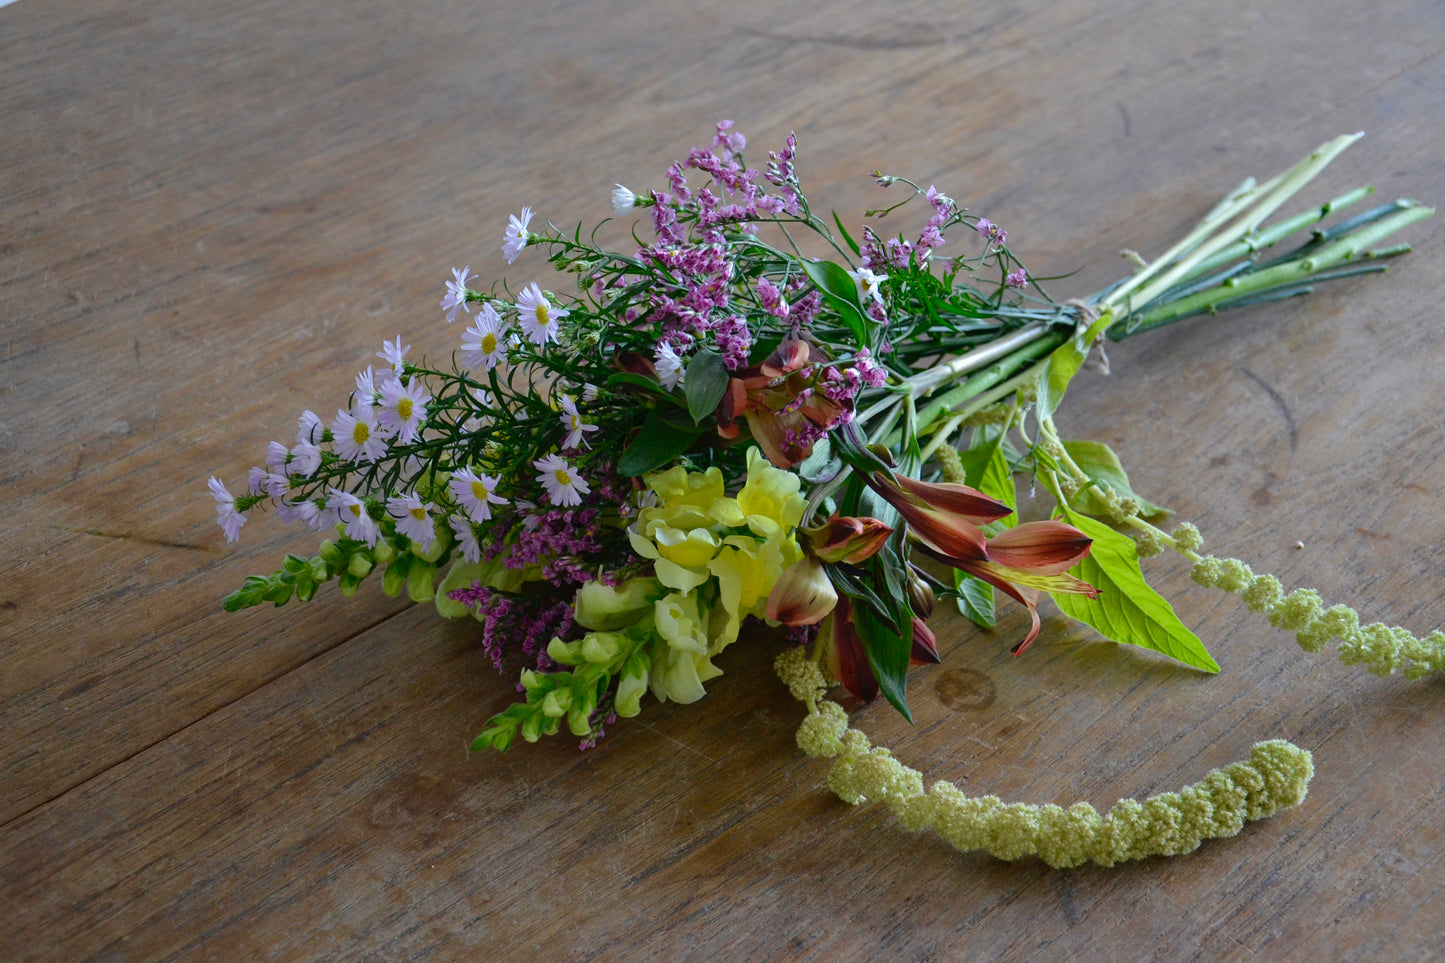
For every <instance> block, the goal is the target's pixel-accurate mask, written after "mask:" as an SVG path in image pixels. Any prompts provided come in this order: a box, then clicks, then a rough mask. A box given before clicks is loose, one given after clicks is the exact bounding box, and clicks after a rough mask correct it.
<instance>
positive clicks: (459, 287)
mask: <svg viewBox="0 0 1445 963" xmlns="http://www.w3.org/2000/svg"><path fill="white" fill-rule="evenodd" d="M471 271H472V267H471V265H470V264H469V265H467V266H466V267H464V268H462V269H461V270H460V271H458V270H457V269H456V268H452V280H450V281H448V282H447V296H446V297H444V298H442V310H443V311H445V312H446V313H447V323H448V324H451V322H452V319H454V318H455V317H456V316H457V309H458V308H461V309H462V310H463V311H467V312H470V311H471V309H470V308H468V307H467V281H468V280H469V279H470V275H471Z"/></svg>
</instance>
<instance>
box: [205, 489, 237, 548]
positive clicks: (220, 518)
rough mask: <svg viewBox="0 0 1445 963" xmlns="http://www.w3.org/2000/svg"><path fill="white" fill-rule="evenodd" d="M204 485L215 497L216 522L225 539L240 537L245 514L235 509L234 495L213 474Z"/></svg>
mask: <svg viewBox="0 0 1445 963" xmlns="http://www.w3.org/2000/svg"><path fill="white" fill-rule="evenodd" d="M206 487H208V488H210V490H211V496H212V497H213V498H215V499H216V524H217V525H220V526H221V531H223V532H225V533H226V541H228V542H234V541H236V540H237V539H239V538H240V537H241V526H242V525H244V524H246V516H245V515H242V514H241V513H240V512H238V511H236V497H235V496H234V495H232V494H231V493H230V492H229V491H227V490H226V486H225V485H224V484H222V483H221V480H220V479H219V478H217V477H216V476H215V475H212V476H211V480H210V481H208V482H207V483H206Z"/></svg>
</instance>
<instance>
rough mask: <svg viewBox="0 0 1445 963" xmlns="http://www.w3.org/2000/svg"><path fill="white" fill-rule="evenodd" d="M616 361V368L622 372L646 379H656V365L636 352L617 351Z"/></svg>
mask: <svg viewBox="0 0 1445 963" xmlns="http://www.w3.org/2000/svg"><path fill="white" fill-rule="evenodd" d="M616 360H617V367H619V368H621V369H622V370H623V371H630V372H632V373H633V374H637V375H642V376H643V377H646V378H656V377H657V365H655V364H653V363H652V360H651V359H650V358H647V357H644V356H643V355H641V354H638V353H637V352H636V351H625V350H624V351H619V352H617V359H616Z"/></svg>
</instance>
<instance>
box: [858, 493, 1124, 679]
mask: <svg viewBox="0 0 1445 963" xmlns="http://www.w3.org/2000/svg"><path fill="white" fill-rule="evenodd" d="M865 481H867V483H868V485H869V487H871V488H872V489H873V490H874V491H875V492H877V493H878V495H879V496H880V497H882V498H883V499H884V500H885V501H887V502H888V503H889V504H890V505H892V506H893V507H894V508H896V509H897V510H898V514H900V515H902V516H903V518H904V519H905V520H906V521H907V522H908V525H909V530H910V531H911V532H912V533H913V536H914V537H915V538H916V539H917V540H918V542H919V543H920V550H921V551H922V552H923V554H925V555H927V556H928V557H930V558H933V559H936V560H938V561H940V562H943V563H944V564H945V565H950V566H952V567H953V568H956V569H961V570H962V571H965V572H967V573H969V574H970V575H974V576H977V577H978V578H981V579H983V580H984V581H985V582H988V583H989V584H990V585H992V586H994V587H995V588H997V589H998V590H999V591H1001V592H1003V593H1005V594H1006V595H1008V596H1009V597H1010V598H1012V599H1014V600H1015V601H1017V602H1018V603H1019V604H1021V605H1023V606H1024V607H1026V608H1027V609H1028V610H1029V617H1030V618H1031V619H1032V625H1031V626H1030V628H1029V633H1028V635H1026V636H1025V637H1024V640H1023V641H1022V642H1020V643H1019V644H1018V645H1016V646H1014V648H1013V654H1014V655H1018V654H1019V653H1020V652H1022V651H1023V650H1024V649H1026V648H1028V646H1029V644H1030V643H1031V642H1033V640H1034V639H1036V638H1037V637H1038V634H1039V630H1040V628H1041V627H1042V623H1041V622H1040V621H1039V612H1038V604H1039V592H1041V591H1044V592H1066V593H1070V594H1077V595H1088V596H1089V597H1091V598H1093V597H1096V596H1097V595H1098V594H1099V590H1098V589H1096V588H1094V587H1093V586H1092V585H1090V584H1089V583H1088V582H1085V581H1082V580H1080V579H1077V578H1075V577H1073V576H1072V575H1067V574H1065V573H1066V572H1067V571H1068V570H1069V569H1071V568H1073V567H1074V566H1075V565H1077V564H1078V563H1079V561H1080V560H1081V559H1082V558H1084V556H1086V555H1088V554H1089V546H1090V545H1091V544H1092V539H1090V538H1089V536H1087V535H1085V534H1084V533H1083V532H1081V531H1079V530H1078V529H1077V528H1075V527H1074V526H1072V525H1068V524H1065V523H1064V522H1059V521H1048V522H1025V523H1024V524H1022V525H1018V526H1015V527H1014V528H1010V529H1008V530H1007V531H1004V532H1001V533H1000V534H998V535H995V536H994V537H993V538H986V537H985V536H984V534H983V530H982V529H981V528H980V527H979V526H980V525H984V524H987V523H988V522H991V521H994V520H995V519H999V518H1003V517H1004V516H1006V515H1010V514H1012V513H1013V509H1011V508H1009V507H1008V506H1007V505H1005V504H1004V503H1003V502H1000V501H996V500H995V499H992V498H989V497H988V496H987V495H985V494H983V493H982V492H980V491H978V490H976V489H973V488H970V487H968V486H967V485H956V484H932V483H929V482H923V481H918V480H917V479H914V478H907V477H905V476H899V475H894V474H893V473H891V472H888V473H886V475H885V473H884V472H881V471H880V472H875V473H872V474H870V475H867V476H865ZM890 482H891V484H890Z"/></svg>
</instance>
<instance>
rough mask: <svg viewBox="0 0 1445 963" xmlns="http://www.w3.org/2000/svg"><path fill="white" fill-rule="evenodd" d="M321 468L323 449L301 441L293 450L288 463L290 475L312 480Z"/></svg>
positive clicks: (287, 469)
mask: <svg viewBox="0 0 1445 963" xmlns="http://www.w3.org/2000/svg"><path fill="white" fill-rule="evenodd" d="M320 467H321V449H320V448H317V447H316V446H315V445H313V444H311V442H309V441H300V442H297V443H296V447H295V448H292V449H291V457H290V460H289V461H287V462H286V471H287V473H288V474H292V475H300V476H301V477H302V478H310V477H311V476H312V475H314V474H316V469H318V468H320Z"/></svg>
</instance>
